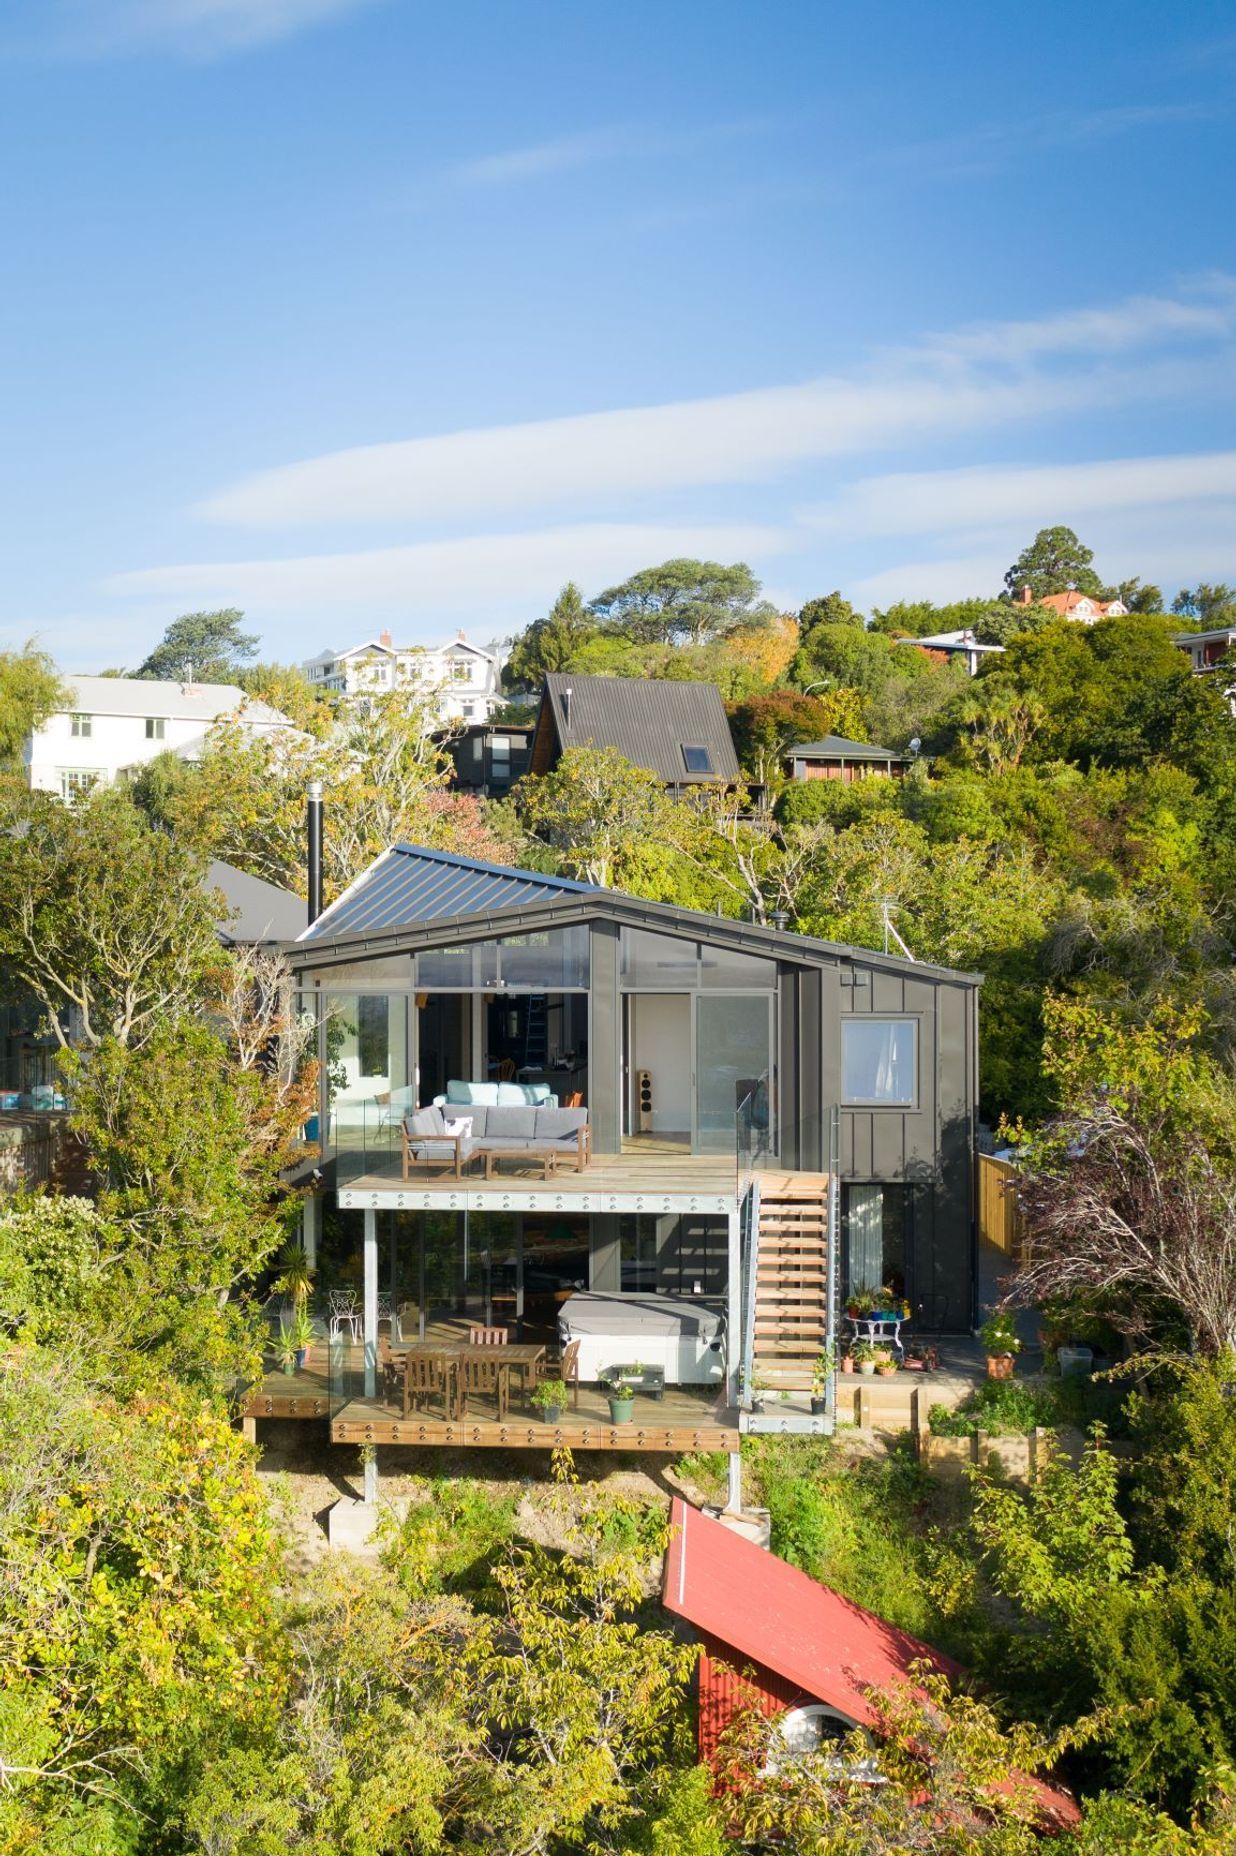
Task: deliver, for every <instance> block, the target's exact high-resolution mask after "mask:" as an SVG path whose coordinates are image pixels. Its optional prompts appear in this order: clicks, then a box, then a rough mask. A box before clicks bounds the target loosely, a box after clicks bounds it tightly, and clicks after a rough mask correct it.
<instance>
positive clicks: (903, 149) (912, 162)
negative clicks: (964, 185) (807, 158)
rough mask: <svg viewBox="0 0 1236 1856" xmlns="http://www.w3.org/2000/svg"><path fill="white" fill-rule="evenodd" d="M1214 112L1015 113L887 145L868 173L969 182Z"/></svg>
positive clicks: (1183, 107) (1196, 103)
mask: <svg viewBox="0 0 1236 1856" xmlns="http://www.w3.org/2000/svg"><path fill="white" fill-rule="evenodd" d="M1210 113H1211V109H1210V106H1209V105H1208V104H1207V103H1205V102H1203V101H1202V100H1201V99H1200V98H1190V99H1189V100H1187V101H1183V102H1182V101H1181V100H1179V99H1173V100H1172V101H1170V102H1147V103H1116V104H1111V105H1109V106H1107V107H1106V108H1104V107H1101V106H1100V107H1088V106H1081V107H1062V108H1060V109H1056V110H1041V111H1037V112H1036V111H1015V112H1010V113H1009V114H1008V115H1006V116H1005V117H1004V118H1003V119H1002V120H1000V121H998V122H975V123H971V124H968V125H967V126H966V127H965V128H964V129H960V130H958V131H957V132H956V133H955V134H952V135H942V136H931V137H926V138H924V139H922V140H920V141H914V142H889V143H886V144H885V145H884V146H883V147H882V148H881V149H880V151H879V152H878V153H877V154H876V155H875V156H873V157H872V158H871V159H870V160H869V161H868V162H867V163H865V168H866V171H868V172H878V171H879V170H881V169H885V170H888V171H891V172H910V173H912V174H913V175H914V176H915V177H916V178H918V179H920V180H924V179H930V180H933V181H934V180H950V179H966V178H969V177H971V176H983V175H990V174H995V173H998V172H1000V171H1001V170H1003V169H1006V168H1008V167H1010V166H1014V165H1016V164H1017V163H1019V162H1025V161H1026V160H1027V159H1029V158H1032V157H1034V156H1037V155H1039V154H1042V153H1044V152H1050V151H1051V150H1052V149H1057V148H1070V147H1072V148H1081V147H1084V146H1085V145H1086V144H1088V143H1091V144H1093V143H1102V142H1109V141H1113V140H1115V139H1116V138H1118V137H1119V136H1122V135H1130V134H1133V133H1146V132H1148V131H1150V130H1153V129H1157V128H1167V127H1179V126H1180V125H1181V124H1182V123H1186V122H1197V121H1199V120H1201V119H1203V118H1205V117H1206V116H1208V115H1209V114H1210Z"/></svg>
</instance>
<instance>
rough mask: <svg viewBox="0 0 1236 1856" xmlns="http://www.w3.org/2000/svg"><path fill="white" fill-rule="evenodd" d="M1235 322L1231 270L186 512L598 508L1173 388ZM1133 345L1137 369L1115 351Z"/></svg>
mask: <svg viewBox="0 0 1236 1856" xmlns="http://www.w3.org/2000/svg"><path fill="white" fill-rule="evenodd" d="M1234 330H1236V284H1234V283H1233V281H1232V280H1231V279H1227V278H1219V279H1211V280H1209V282H1208V283H1207V285H1206V286H1204V287H1198V288H1197V289H1196V290H1194V291H1192V292H1190V293H1189V294H1188V295H1187V296H1186V295H1183V294H1182V295H1181V296H1179V297H1171V298H1169V297H1164V298H1152V297H1145V298H1143V297H1136V298H1131V299H1129V300H1128V301H1126V302H1124V303H1120V304H1115V305H1112V306H1111V307H1110V308H1106V309H1100V310H1094V311H1082V312H1076V313H1073V312H1070V313H1064V314H1059V315H1052V316H1046V317H1043V318H1041V319H1039V320H1037V321H1019V322H1015V323H1008V324H985V325H981V326H978V327H975V328H972V329H963V330H960V331H958V332H956V333H954V334H952V335H940V336H934V337H931V338H929V339H928V340H926V341H925V342H924V343H922V344H921V345H920V346H919V347H918V348H915V349H906V350H901V351H897V352H895V353H888V354H884V355H882V356H879V357H877V359H876V360H875V361H873V362H872V363H871V364H870V365H869V366H868V367H867V368H866V369H864V370H862V371H860V372H859V373H857V374H856V375H855V376H854V377H853V378H845V377H838V376H834V377H826V378H823V379H820V380H813V381H808V382H805V383H803V384H801V385H795V386H778V387H765V388H758V389H754V390H752V391H748V392H744V393H733V394H726V395H724V396H720V397H717V398H714V399H702V400H685V401H678V402H672V403H670V404H667V405H661V406H642V407H634V408H626V409H623V410H620V411H612V412H600V413H585V414H577V415H573V416H570V417H567V418H559V419H549V420H539V421H536V422H533V423H529V424H524V425H508V426H493V427H488V428H482V429H478V430H473V431H462V432H451V433H445V434H442V435H441V436H437V437H430V438H409V439H403V440H397V441H395V442H392V443H386V444H379V445H362V446H358V447H355V448H354V449H350V450H345V451H337V452H331V453H328V454H326V455H324V456H321V457H316V458H308V459H305V460H304V461H302V462H300V463H295V464H288V465H283V466H279V467H276V468H274V469H271V470H267V471H262V472H259V473H258V474H257V475H255V476H251V477H248V478H245V479H243V480H242V481H240V482H239V483H236V484H233V485H231V486H229V487H227V488H225V489H223V490H221V491H219V492H218V493H217V494H215V495H214V496H211V497H209V498H208V499H207V500H206V501H205V502H204V503H202V504H201V505H200V507H199V509H198V510H197V512H196V513H197V514H199V515H200V516H202V517H204V518H205V519H206V520H208V521H212V522H219V523H228V524H233V525H237V526H241V527H252V528H276V527H296V526H301V525H306V524H319V523H324V522H332V521H333V522H348V523H361V524H365V523H379V524H380V523H390V522H402V523H421V524H426V523H435V522H438V523H441V522H446V521H456V520H470V521H492V520H493V519H494V518H495V517H499V518H507V517H509V516H511V515H513V514H515V513H518V512H528V511H534V510H536V511H542V512H547V511H552V512H553V513H554V514H555V515H556V514H557V513H558V512H559V511H561V510H563V509H586V508H589V507H593V508H598V509H599V508H605V509H606V510H607V511H608V509H609V508H610V507H612V503H613V500H614V499H615V498H618V497H628V498H630V497H639V498H649V497H653V496H663V495H664V494H666V493H668V492H670V491H675V490H683V489H687V488H701V487H708V486H717V485H721V484H738V483H755V482H760V481H765V480H768V479H771V478H774V477H775V476H777V475H778V474H779V473H781V472H784V471H786V470H788V469H790V468H792V467H793V466H795V465H801V464H802V463H804V462H807V461H809V460H818V459H824V458H828V457H840V456H845V455H851V454H855V453H861V452H863V451H870V450H876V449H879V448H881V447H885V446H889V445H892V444H895V443H901V442H906V441H911V440H918V439H921V438H923V437H928V436H929V437H931V438H932V439H939V438H942V437H947V436H949V435H952V434H957V433H964V432H970V431H977V430H982V429H984V428H992V427H1004V426H1008V425H1009V424H1011V423H1013V422H1016V421H1024V420H1029V419H1035V418H1041V417H1043V416H1045V415H1048V414H1052V413H1056V412H1060V411H1062V410H1066V409H1067V410H1068V411H1069V412H1070V413H1072V414H1073V415H1075V416H1076V415H1080V414H1081V413H1083V412H1084V411H1086V410H1088V409H1094V408H1098V407H1106V406H1112V405H1117V404H1123V403H1129V402H1134V401H1137V400H1144V399H1146V398H1147V397H1148V396H1150V395H1152V394H1153V393H1155V392H1166V391H1169V390H1176V391H1181V390H1183V389H1184V388H1185V387H1187V386H1188V385H1189V384H1190V382H1189V377H1188V374H1187V367H1188V365H1189V363H1188V362H1187V361H1185V360H1183V359H1182V358H1181V357H1182V356H1183V355H1185V354H1187V353H1188V351H1189V350H1190V349H1191V348H1196V347H1197V345H1199V344H1213V343H1215V342H1216V341H1224V340H1226V339H1227V338H1229V337H1230V336H1231V335H1232V333H1233V331H1234ZM1135 353H1136V355H1137V362H1136V365H1135V366H1132V365H1124V366H1117V365H1114V364H1113V357H1116V358H1118V359H1119V360H1121V361H1125V360H1126V358H1127V357H1129V356H1131V355H1134V354H1135ZM1192 384H1193V385H1196V384H1197V383H1196V382H1193V383H1192Z"/></svg>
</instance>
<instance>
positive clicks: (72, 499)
mask: <svg viewBox="0 0 1236 1856" xmlns="http://www.w3.org/2000/svg"><path fill="white" fill-rule="evenodd" d="M1234 96H1236V25H1234V22H1233V15H1232V13H1231V11H1230V8H1228V7H1227V6H1220V5H1205V4H1201V3H1200V0H1176V3H1175V4H1174V5H1173V6H1172V7H1170V8H1168V7H1164V6H1163V5H1162V4H1161V3H1160V4H1155V5H1149V4H1144V3H1141V4H1139V3H1137V0H1123V3H1122V4H1120V5H1115V4H1109V3H1108V0H1092V3H1091V4H1090V5H1088V6H1087V7H1086V8H1084V9H1083V8H1078V7H1076V6H1074V5H1065V4H1061V3H1059V0H1038V4H1037V5H1036V6H1034V7H1033V8H1029V7H1021V8H1013V7H1011V6H994V7H993V6H991V5H990V4H988V3H985V4H977V3H974V4H971V3H970V0H937V4H936V5H933V6H923V5H922V3H921V0H915V3H913V4H902V3H900V0H896V3H890V4H872V5H868V6H866V7H854V6H852V5H844V6H843V5H836V4H833V0H807V3H805V4H800V3H799V0H778V4H777V5H775V6H769V5H760V4H757V0H745V3H744V4H734V3H733V0H706V3H705V0H658V3H657V4H649V3H646V0H627V4H625V5H624V6H622V7H601V6H590V5H580V4H579V0H571V3H567V0H563V3H562V4H558V3H556V0H555V3H552V4H551V3H548V0H519V3H518V4H512V3H511V0H486V3H484V4H482V3H481V0H453V4H452V5H451V6H449V7H443V6H431V5H428V4H424V5H422V4H419V3H418V0H6V4H5V6H4V7H3V9H2V10H0V154H2V158H3V163H4V172H5V175H6V186H5V188H4V190H3V198H2V199H0V231H2V235H3V250H4V256H5V267H4V268H5V281H4V287H3V290H0V343H2V348H0V352H2V353H3V356H4V375H5V385H4V394H3V400H2V402H0V404H2V406H3V422H4V433H5V441H6V442H5V443H4V445H3V448H2V452H0V473H2V481H0V497H2V499H3V508H4V511H5V516H6V521H5V524H4V529H5V541H6V545H5V548H4V564H5V573H4V583H3V592H2V593H0V602H2V603H0V642H3V643H6V644H13V643H20V642H21V641H23V640H24V639H25V638H27V637H29V636H31V635H37V636H38V637H39V638H40V639H41V640H42V641H43V643H44V644H45V645H46V646H47V647H48V648H49V649H51V650H52V651H53V652H54V653H55V655H56V656H57V658H58V659H59V660H60V661H61V663H62V664H63V665H64V666H65V667H66V668H68V669H77V670H90V669H98V668H101V667H103V666H104V665H109V664H110V665H120V664H133V663H135V662H137V661H138V660H139V659H140V657H141V656H142V655H144V653H145V651H146V650H147V649H148V648H149V645H150V644H151V643H152V642H153V641H154V640H155V639H156V638H157V637H158V636H159V635H160V634H161V632H162V630H163V627H164V625H165V624H166V623H167V621H168V620H169V619H170V618H172V617H173V616H175V614H176V613H178V612H181V611H184V610H187V609H192V608H196V607H201V606H215V605H224V604H227V605H238V606H241V607H243V608H244V609H245V611H246V612H247V614H248V616H249V618H250V620H251V622H252V624H253V628H254V629H255V630H257V631H258V632H259V633H260V634H261V637H262V640H263V649H264V654H266V655H269V656H274V657H278V658H281V659H283V660H293V661H295V660H298V659H300V658H302V657H305V656H308V655H310V654H311V653H312V652H314V651H316V650H317V649H318V648H320V647H321V646H323V645H325V644H340V645H342V644H346V643H351V642H356V641H358V640H359V639H361V638H363V637H365V636H368V635H371V634H372V633H373V632H374V631H375V630H376V629H378V628H379V627H380V626H382V625H390V626H391V627H392V629H393V630H395V631H396V632H397V633H398V634H399V636H400V638H401V639H404V640H408V641H424V642H428V641H432V640H434V639H436V638H439V637H442V636H448V635H450V634H451V633H452V632H453V631H454V630H456V629H457V628H460V627H462V628H464V629H466V630H467V631H468V633H469V635H471V636H473V637H475V638H477V639H480V640H488V639H492V638H497V637H503V636H507V635H509V634H510V633H511V632H512V631H513V630H516V629H518V628H519V627H520V626H521V625H523V624H525V623H527V622H528V621H529V620H530V619H532V618H534V617H536V616H537V615H538V614H539V613H541V612H543V611H544V610H545V609H546V608H547V606H548V604H549V603H550V602H551V600H552V599H553V596H554V594H555V592H556V591H557V589H558V587H559V586H560V585H561V584H562V582H563V581H565V580H566V579H568V578H575V579H576V580H578V581H579V582H580V583H581V585H582V586H583V588H584V590H585V592H586V593H592V592H596V591H598V590H600V588H601V587H602V586H604V585H605V584H607V583H610V582H612V581H613V580H615V579H618V578H621V577H623V576H624V575H625V574H627V573H628V572H631V571H633V570H634V569H636V568H638V567H641V566H645V565H648V564H650V563H651V562H653V561H656V560H658V559H663V558H665V557H666V556H669V555H672V554H682V553H692V554H707V555H710V556H713V557H715V558H721V559H725V560H732V559H738V558H743V559H747V560H750V561H751V563H752V564H753V566H754V567H755V568H756V570H757V571H758V572H759V573H760V575H761V576H762V578H763V579H764V581H765V583H766V585H767V587H768V588H769V591H770V592H771V593H772V595H773V596H774V597H776V598H777V599H778V600H781V601H783V602H784V603H785V604H786V605H787V606H789V605H797V604H798V603H801V601H802V600H803V599H804V598H808V597H810V596H812V595H814V594H817V593H821V592H826V591H828V590H830V589H831V588H832V587H834V586H839V587H841V588H842V589H843V590H844V591H846V592H847V593H848V594H849V595H850V596H851V597H853V598H854V599H855V600H856V601H858V602H859V603H861V604H863V605H864V606H865V607H867V608H868V609H869V608H870V607H871V606H872V605H882V604H887V603H888V602H889V601H890V600H892V599H894V598H897V597H899V596H909V595H913V594H915V593H918V594H920V595H921V596H930V597H936V598H945V597H950V596H954V595H963V594H968V593H972V592H973V593H986V592H992V591H994V590H996V588H997V587H998V586H999V583H1000V578H1001V575H1002V572H1003V569H1004V567H1005V566H1007V564H1008V562H1009V561H1010V560H1011V559H1012V558H1013V556H1014V555H1015V554H1016V553H1017V551H1018V549H1019V548H1020V546H1021V545H1022V543H1023V542H1024V541H1026V540H1028V539H1029V538H1030V536H1031V535H1032V534H1033V533H1034V531H1035V529H1036V528H1038V527H1039V526H1040V525H1042V524H1044V523H1049V522H1057V521H1063V522H1069V523H1071V524H1072V525H1073V526H1074V527H1076V528H1077V529H1078V531H1079V532H1080V533H1081V535H1082V537H1083V538H1084V539H1086V540H1087V541H1089V542H1090V544H1091V545H1092V546H1093V547H1094V548H1095V550H1096V556H1097V564H1098V566H1099V568H1100V570H1101V571H1102V572H1103V573H1104V574H1106V575H1108V576H1110V577H1113V578H1118V577H1124V576H1125V575H1126V574H1132V573H1139V574H1141V575H1142V576H1143V578H1147V579H1154V580H1157V581H1159V582H1161V583H1163V584H1165V585H1167V586H1169V587H1172V588H1175V587H1177V586H1179V585H1181V584H1182V583H1183V584H1187V583H1189V582H1190V581H1193V580H1195V579H1220V578H1230V579H1233V580H1236V520H1234V518H1236V439H1234V437H1233V424H1232V413H1233V407H1234V404H1236V230H1234V218H1233V212H1232V204H1233V202H1232V181H1231V176H1232V173H1233V171H1234V170H1236V160H1234V156H1236V125H1234V121H1233V101H1234Z"/></svg>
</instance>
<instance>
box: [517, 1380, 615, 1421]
mask: <svg viewBox="0 0 1236 1856" xmlns="http://www.w3.org/2000/svg"><path fill="white" fill-rule="evenodd" d="M531 1402H532V1404H533V1406H534V1407H535V1408H536V1410H537V1411H539V1412H540V1414H541V1419H542V1421H543V1422H544V1423H545V1424H561V1423H562V1414H563V1412H564V1411H565V1410H566V1404H567V1389H566V1386H565V1385H564V1384H563V1382H562V1380H561V1379H542V1381H541V1383H540V1385H539V1386H534V1387H533V1390H532V1400H531ZM610 1409H611V1410H612V1409H613V1407H612V1406H611V1408H610ZM615 1422H618V1420H615Z"/></svg>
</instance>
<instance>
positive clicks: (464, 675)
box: [451, 657, 472, 683]
mask: <svg viewBox="0 0 1236 1856" xmlns="http://www.w3.org/2000/svg"><path fill="white" fill-rule="evenodd" d="M451 681H452V682H453V683H471V681H472V666H471V664H470V663H469V662H468V660H467V658H466V657H464V658H461V657H456V658H453V659H452V661H451Z"/></svg>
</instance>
